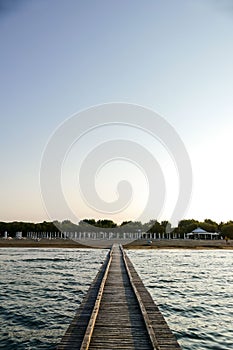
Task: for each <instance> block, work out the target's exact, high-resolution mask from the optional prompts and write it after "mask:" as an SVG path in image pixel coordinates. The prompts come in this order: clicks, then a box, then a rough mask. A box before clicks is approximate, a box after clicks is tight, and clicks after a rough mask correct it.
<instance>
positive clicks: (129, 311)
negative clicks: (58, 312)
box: [57, 245, 180, 350]
mask: <svg viewBox="0 0 233 350" xmlns="http://www.w3.org/2000/svg"><path fill="white" fill-rule="evenodd" d="M57 349H58V350H64V349H71V350H72V349H81V350H85V349H91V350H97V349H99V350H100V349H101V350H111V349H140V350H143V349H145V350H146V349H148V350H149V349H158V350H174V349H180V346H179V345H178V343H177V341H176V339H175V337H174V335H173V334H172V332H171V330H170V329H169V327H168V325H167V323H166V321H165V320H164V317H163V315H162V314H161V312H160V311H159V309H158V307H157V306H156V305H155V303H154V301H153V300H152V298H151V296H150V294H149V293H148V291H147V290H146V288H145V287H144V285H143V283H142V281H141V279H140V277H139V276H138V274H137V272H136V271H135V269H134V267H133V265H132V263H131V261H130V260H129V258H128V257H127V256H126V254H125V253H124V251H123V249H122V248H121V247H120V246H119V245H114V246H113V248H112V250H111V252H110V253H109V254H108V256H107V258H106V260H105V262H104V264H103V265H102V267H101V269H100V271H99V272H98V274H97V276H96V278H95V280H94V281H93V283H92V285H91V287H90V289H89V291H88V293H87V295H86V297H85V298H84V300H83V302H82V304H81V306H80V308H79V310H78V312H77V315H76V316H75V317H74V319H73V321H72V322H71V324H70V326H69V328H68V330H67V331H66V333H65V335H64V337H63V338H62V341H61V343H60V344H59V345H58V346H57Z"/></svg>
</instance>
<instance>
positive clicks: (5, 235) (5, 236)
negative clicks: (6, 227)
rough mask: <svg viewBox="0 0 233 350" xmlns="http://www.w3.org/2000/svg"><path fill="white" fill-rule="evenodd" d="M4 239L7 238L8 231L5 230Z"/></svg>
mask: <svg viewBox="0 0 233 350" xmlns="http://www.w3.org/2000/svg"><path fill="white" fill-rule="evenodd" d="M4 239H7V231H5V232H4Z"/></svg>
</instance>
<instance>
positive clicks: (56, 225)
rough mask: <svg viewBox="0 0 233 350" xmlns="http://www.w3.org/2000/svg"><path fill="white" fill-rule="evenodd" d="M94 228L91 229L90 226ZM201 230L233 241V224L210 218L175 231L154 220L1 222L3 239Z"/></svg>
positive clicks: (181, 225)
mask: <svg viewBox="0 0 233 350" xmlns="http://www.w3.org/2000/svg"><path fill="white" fill-rule="evenodd" d="M90 225H91V226H90ZM197 227H201V228H202V229H204V230H206V231H207V232H219V234H220V235H221V236H222V237H226V236H227V237H228V238H230V239H233V221H228V222H225V223H224V222H220V223H217V222H215V221H213V220H210V219H205V220H204V221H203V222H202V221H201V222H200V221H198V220H194V219H189V220H181V221H180V222H179V224H178V226H177V227H175V228H171V225H170V223H169V222H168V221H162V222H159V221H157V220H150V221H149V222H148V223H144V224H143V223H141V222H140V221H124V222H122V223H121V224H120V225H117V224H116V223H114V222H113V221H112V220H107V219H105V220H98V221H96V220H94V219H84V220H82V221H80V222H79V223H78V224H74V223H72V222H71V221H69V220H64V221H62V222H59V221H53V222H47V221H44V222H41V223H31V222H18V221H14V222H0V236H1V237H3V236H4V232H6V231H7V233H8V235H10V236H12V237H14V236H15V234H16V232H22V234H23V236H26V235H27V232H58V231H62V232H80V231H81V232H84V231H85V232H88V231H94V230H101V231H104V229H108V230H109V229H111V228H112V229H117V230H119V231H121V232H124V231H127V232H136V231H137V232H138V231H139V230H140V231H141V232H151V233H161V234H162V233H166V231H167V230H168V231H169V230H170V229H171V230H172V231H173V232H174V233H176V234H177V236H178V237H180V238H183V237H184V235H185V234H186V233H189V232H191V231H193V230H194V229H196V228H197Z"/></svg>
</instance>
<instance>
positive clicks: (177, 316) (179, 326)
mask: <svg viewBox="0 0 233 350" xmlns="http://www.w3.org/2000/svg"><path fill="white" fill-rule="evenodd" d="M127 253H128V255H129V257H130V258H131V261H132V262H133V263H134V265H135V267H136V269H137V271H138V273H139V274H140V276H141V278H142V280H143V282H144V284H145V285H146V287H147V288H148V290H149V292H150V294H151V295H152V297H153V299H154V300H155V302H156V303H157V305H158V306H159V308H160V310H161V311H162V313H163V315H164V316H165V318H166V320H167V322H168V324H169V326H170V327H171V329H172V330H173V331H174V333H175V334H176V337H177V339H178V341H179V343H180V345H181V346H182V349H186V350H206V349H211V350H220V349H221V350H232V349H233V269H232V268H233V251H222V250H213V251H211V250H208V251H207V250H200V251H193V250H188V251H187V250H144V251H129V252H127Z"/></svg>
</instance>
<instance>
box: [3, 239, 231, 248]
mask: <svg viewBox="0 0 233 350" xmlns="http://www.w3.org/2000/svg"><path fill="white" fill-rule="evenodd" d="M85 243H86V244H85ZM88 243H90V245H89V244H88ZM94 243H96V242H93V241H92V242H91V241H89V242H83V244H81V243H79V242H75V241H72V240H69V239H52V240H50V239H41V240H40V241H36V240H33V239H11V240H5V239H0V248H7V247H8V248H73V249H74V248H77V249H80V248H91V247H92V248H94V247H95V248H98V245H99V247H100V248H109V246H111V244H112V243H113V242H107V241H103V242H102V244H101V242H100V243H99V244H94ZM92 245H93V246H92ZM124 248H126V249H233V241H232V240H231V241H228V243H226V242H225V240H192V239H189V240H187V239H186V240H184V239H172V240H153V241H152V242H151V243H148V241H147V240H137V241H133V242H131V243H127V244H125V245H124Z"/></svg>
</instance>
